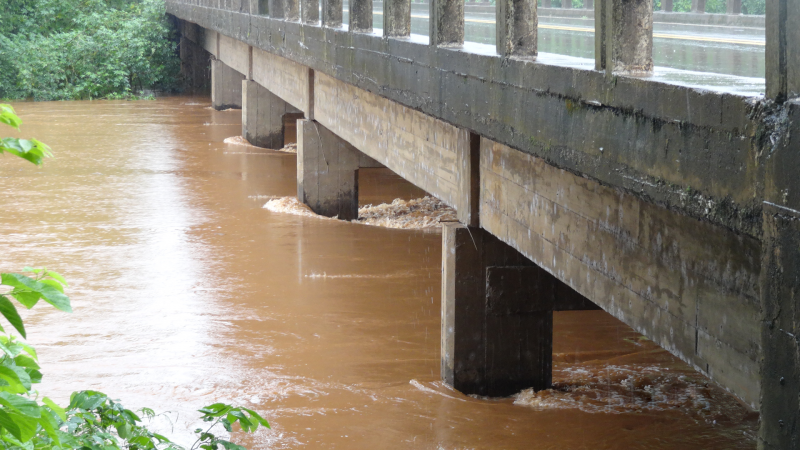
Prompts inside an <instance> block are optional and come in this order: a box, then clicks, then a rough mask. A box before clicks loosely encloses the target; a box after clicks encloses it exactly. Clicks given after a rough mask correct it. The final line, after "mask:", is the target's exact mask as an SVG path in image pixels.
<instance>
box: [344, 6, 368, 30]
mask: <svg viewBox="0 0 800 450" xmlns="http://www.w3.org/2000/svg"><path fill="white" fill-rule="evenodd" d="M349 5H350V9H349V12H348V15H349V16H350V17H349V19H350V32H352V33H372V0H350V3H349Z"/></svg>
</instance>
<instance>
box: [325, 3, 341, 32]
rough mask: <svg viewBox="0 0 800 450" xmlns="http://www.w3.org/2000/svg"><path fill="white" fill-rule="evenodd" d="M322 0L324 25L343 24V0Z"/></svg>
mask: <svg viewBox="0 0 800 450" xmlns="http://www.w3.org/2000/svg"><path fill="white" fill-rule="evenodd" d="M321 1H322V25H324V26H326V27H331V28H339V27H341V26H342V18H343V17H344V9H343V6H342V0H321Z"/></svg>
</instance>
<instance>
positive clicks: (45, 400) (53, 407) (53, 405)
mask: <svg viewBox="0 0 800 450" xmlns="http://www.w3.org/2000/svg"><path fill="white" fill-rule="evenodd" d="M42 403H44V404H45V405H47V406H48V407H50V409H51V410H53V412H54V413H56V414H58V417H60V418H61V420H63V421H66V420H67V413H66V412H65V411H64V408H62V407H60V406H58V405H57V404H56V402H54V401H52V400H50V399H49V398H47V397H44V398H43V399H42Z"/></svg>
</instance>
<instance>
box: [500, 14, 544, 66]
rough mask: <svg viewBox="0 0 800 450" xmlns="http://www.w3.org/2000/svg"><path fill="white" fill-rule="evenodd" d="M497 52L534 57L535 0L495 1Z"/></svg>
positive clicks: (505, 54)
mask: <svg viewBox="0 0 800 450" xmlns="http://www.w3.org/2000/svg"><path fill="white" fill-rule="evenodd" d="M496 24H497V25H496V30H497V40H496V42H497V54H499V55H501V56H504V57H510V56H515V57H521V58H535V57H536V53H537V51H536V39H537V33H536V29H537V25H538V19H537V17H536V0H498V1H497V20H496Z"/></svg>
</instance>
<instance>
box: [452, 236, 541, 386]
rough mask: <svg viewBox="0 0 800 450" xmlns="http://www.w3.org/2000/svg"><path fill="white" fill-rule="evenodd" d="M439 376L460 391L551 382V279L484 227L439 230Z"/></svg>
mask: <svg viewBox="0 0 800 450" xmlns="http://www.w3.org/2000/svg"><path fill="white" fill-rule="evenodd" d="M442 258H443V259H442V368H441V371H442V372H441V373H442V379H443V380H444V382H446V383H447V384H449V385H451V386H453V387H454V388H455V389H457V390H459V391H461V392H463V393H465V394H478V395H489V396H508V395H511V394H514V393H516V392H519V391H520V390H522V389H525V388H530V387H533V388H535V389H537V390H538V389H546V388H548V387H550V382H551V373H552V335H553V312H552V311H553V286H554V284H553V281H554V279H553V278H552V276H550V275H549V274H547V273H546V272H544V271H543V270H542V269H540V268H539V267H537V266H535V265H533V263H531V262H530V260H528V259H526V258H525V257H524V256H522V255H521V254H520V253H519V252H517V251H516V250H514V249H512V248H511V247H509V246H508V245H506V244H504V243H502V242H501V241H500V240H499V239H497V238H496V237H494V236H492V235H491V234H490V233H487V232H486V231H484V230H482V229H481V228H474V227H466V226H464V225H461V224H459V223H448V224H444V226H443V234H442Z"/></svg>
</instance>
